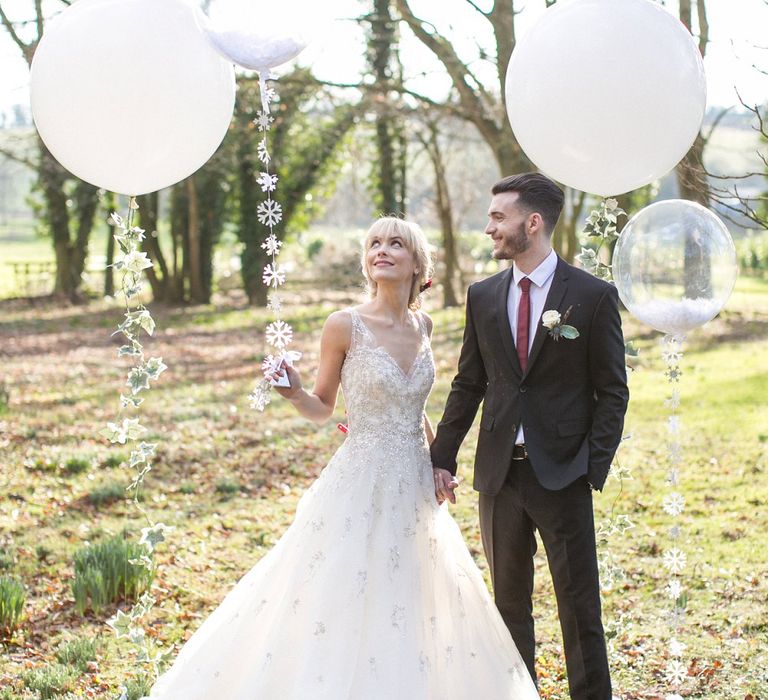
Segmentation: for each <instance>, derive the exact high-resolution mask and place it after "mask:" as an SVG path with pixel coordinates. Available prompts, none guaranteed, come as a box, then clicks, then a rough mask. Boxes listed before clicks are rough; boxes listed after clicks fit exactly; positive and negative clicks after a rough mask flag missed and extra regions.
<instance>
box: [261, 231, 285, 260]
mask: <svg viewBox="0 0 768 700" xmlns="http://www.w3.org/2000/svg"><path fill="white" fill-rule="evenodd" d="M282 245H283V243H282V241H279V240H278V239H277V236H275V235H274V234H272V233H270V234H269V236H267V237H266V238H265V239H264V242H263V243H262V244H261V247H262V248H263V249H264V250H266V251H267V255H277V254H278V253H279V252H280V248H281V247H282Z"/></svg>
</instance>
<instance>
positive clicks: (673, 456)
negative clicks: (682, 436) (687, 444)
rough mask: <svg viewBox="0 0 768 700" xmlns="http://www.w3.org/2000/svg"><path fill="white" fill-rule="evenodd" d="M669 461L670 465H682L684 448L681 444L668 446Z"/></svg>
mask: <svg viewBox="0 0 768 700" xmlns="http://www.w3.org/2000/svg"><path fill="white" fill-rule="evenodd" d="M667 459H668V460H669V462H670V464H680V462H682V461H683V446H682V445H681V444H680V443H679V442H670V443H669V445H667Z"/></svg>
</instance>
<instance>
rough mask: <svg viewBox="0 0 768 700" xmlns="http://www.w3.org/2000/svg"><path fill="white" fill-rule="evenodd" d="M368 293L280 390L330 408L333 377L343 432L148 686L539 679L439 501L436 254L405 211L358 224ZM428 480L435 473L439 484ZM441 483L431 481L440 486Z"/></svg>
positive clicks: (410, 696) (346, 689)
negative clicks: (424, 304)
mask: <svg viewBox="0 0 768 700" xmlns="http://www.w3.org/2000/svg"><path fill="white" fill-rule="evenodd" d="M362 266H363V273H364V275H365V278H366V280H367V283H368V289H369V292H370V300H369V301H368V302H366V303H364V304H362V305H360V306H357V307H354V308H349V309H345V310H342V311H336V312H334V313H332V314H331V315H330V316H329V317H328V319H327V321H326V323H325V326H324V328H323V332H322V339H321V351H320V364H319V368H318V374H317V380H316V382H315V386H314V389H313V391H312V392H309V391H307V390H305V389H304V388H303V387H302V383H301V377H300V375H299V373H298V372H297V371H296V370H295V369H294V368H292V367H285V366H284V367H283V369H282V370H281V374H282V372H283V371H284V372H287V374H288V378H289V380H290V384H291V386H290V388H284V389H278V391H279V392H280V393H281V394H282V395H283V396H284V397H285V398H286V399H287V400H288V401H290V402H291V403H292V404H293V405H294V406H295V408H296V409H297V410H298V411H299V413H300V414H301V415H303V416H305V417H307V418H309V419H311V420H313V421H317V422H322V421H325V420H327V419H328V418H329V417H330V416H331V415H332V413H333V411H334V408H335V406H336V399H337V394H338V388H339V384H341V386H342V389H343V392H344V399H345V402H346V407H347V412H348V414H349V434H348V436H347V438H346V440H345V442H344V444H343V445H342V446H341V447H340V448H339V449H338V451H337V452H336V454H334V456H333V457H332V459H331V461H330V462H329V463H328V465H327V466H326V467H325V469H324V470H323V471H322V473H321V474H320V476H319V478H318V479H317V480H316V481H315V482H314V483H313V484H312V486H311V487H310V488H309V489H308V490H307V491H306V493H305V494H304V496H303V497H302V498H301V500H300V502H299V505H298V507H297V511H296V517H295V520H294V521H293V523H292V524H291V526H290V527H289V528H288V530H287V531H286V532H285V534H284V535H283V536H282V538H281V539H280V540H279V541H278V542H277V544H276V545H275V546H274V547H273V548H272V549H271V550H270V551H269V552H268V553H267V554H266V555H265V556H264V557H263V558H262V559H261V560H260V561H259V562H258V563H257V564H256V565H255V566H254V567H253V568H252V569H251V570H250V571H249V572H248V573H247V574H245V576H243V578H242V579H240V581H239V582H238V583H237V585H236V586H235V587H234V588H233V589H232V590H231V591H230V592H229V593H228V594H227V596H226V597H225V598H224V600H223V601H222V603H221V604H220V605H219V607H218V608H217V609H216V610H214V612H213V613H212V614H211V615H210V616H209V617H208V618H207V619H206V620H205V621H204V622H203V624H202V625H201V626H200V628H199V629H198V630H197V631H196V632H195V634H194V635H193V636H192V637H191V638H190V639H189V641H188V642H187V643H186V644H185V645H184V647H183V648H182V649H181V651H180V652H179V654H178V656H177V658H176V661H175V662H174V664H173V666H172V667H171V668H170V669H169V670H168V671H166V672H165V673H164V674H163V675H162V676H160V678H159V679H158V680H157V682H156V683H155V685H154V686H153V688H152V690H151V692H150V695H149V697H150V698H151V699H152V700H156V699H160V698H162V699H163V700H315V699H318V700H319V699H321V698H322V699H324V700H395V699H396V700H477V699H478V698H482V700H502V699H503V700H533V699H535V698H538V694H537V692H536V689H535V687H534V684H533V681H532V680H531V677H530V675H529V674H528V672H527V670H526V668H525V665H524V664H523V662H522V660H521V658H520V655H519V654H518V652H517V649H516V647H515V645H514V642H513V641H512V638H511V636H510V634H509V632H508V631H507V628H506V626H505V624H504V622H503V620H502V618H501V616H500V614H499V613H498V611H497V609H496V607H495V605H494V604H493V601H492V600H491V597H490V595H489V593H488V591H487V589H486V587H485V583H484V581H483V579H482V576H481V574H480V571H479V570H478V568H477V567H476V565H475V563H474V561H473V560H472V557H471V555H470V554H469V551H468V550H467V547H466V545H465V544H464V541H463V539H462V536H461V533H460V531H459V528H458V526H457V525H456V522H455V521H454V520H453V518H452V517H451V515H450V514H449V512H448V510H447V506H445V505H440V504H439V502H438V500H440V501H442V500H445V499H449V500H454V498H453V491H452V489H453V488H454V487H455V485H456V484H455V482H452V483H450V484H447V483H444V482H443V481H442V479H443V478H444V475H443V474H440V473H436V475H435V476H434V477H433V471H432V464H431V462H430V457H429V444H428V443H429V441H431V440H432V429H431V426H430V424H429V421H428V420H427V418H426V415H425V414H424V406H425V403H426V399H427V396H428V395H429V392H430V389H431V387H432V383H433V380H434V364H433V361H432V353H431V350H430V345H429V338H430V334H431V330H432V321H431V319H430V318H429V317H428V316H427V315H426V314H425V313H423V312H421V311H418V310H417V309H418V306H419V301H418V297H419V293H420V291H422V283H423V281H424V280H425V279H427V278H428V277H429V274H430V268H431V263H430V259H429V254H428V252H427V241H426V238H425V236H424V234H423V233H422V231H421V229H420V228H419V227H418V226H416V225H415V224H412V223H409V222H406V221H403V220H401V219H396V218H394V217H384V218H381V219H379V220H378V221H376V222H375V223H374V224H373V226H372V227H371V229H370V230H369V231H368V234H367V237H366V240H365V244H364V250H363V256H362ZM435 479H440V480H441V482H440V483H439V484H436V482H435ZM436 494H437V495H436Z"/></svg>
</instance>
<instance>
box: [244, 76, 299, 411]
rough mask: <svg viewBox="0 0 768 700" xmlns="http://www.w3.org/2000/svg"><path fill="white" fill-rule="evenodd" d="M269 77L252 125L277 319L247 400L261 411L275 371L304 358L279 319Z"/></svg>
mask: <svg viewBox="0 0 768 700" xmlns="http://www.w3.org/2000/svg"><path fill="white" fill-rule="evenodd" d="M270 77H271V76H269V75H268V74H266V73H263V74H262V73H260V74H259V87H260V90H261V105H262V109H261V110H259V111H258V112H257V113H256V119H254V120H253V123H254V124H255V125H256V127H257V128H258V130H259V131H260V132H261V134H262V137H261V140H260V141H259V143H258V145H257V147H256V155H257V157H258V159H259V161H260V162H261V164H262V165H263V166H264V170H263V171H261V172H260V173H259V175H258V177H257V178H256V184H257V185H258V186H259V187H261V191H262V192H263V193H264V194H266V199H265V200H264V201H263V202H261V203H260V204H259V206H258V207H257V208H256V218H257V219H258V220H259V223H260V224H262V225H263V226H266V227H267V228H268V229H269V233H268V235H267V236H266V237H265V239H264V242H263V243H262V244H261V248H262V250H264V251H265V253H266V254H267V255H268V256H269V257H270V258H272V260H271V261H270V262H269V263H268V264H267V265H265V266H264V269H263V271H262V276H261V281H262V282H263V283H264V284H265V285H266V286H267V287H269V288H270V289H272V290H273V291H272V293H271V294H270V295H269V297H268V299H269V301H268V303H267V308H268V309H269V310H270V311H271V312H272V313H273V314H274V316H275V318H274V320H273V321H272V322H270V323H269V324H268V325H267V328H266V331H265V334H264V335H265V338H266V341H267V344H269V345H271V346H272V348H273V350H272V351H271V352H270V353H269V354H267V355H266V357H265V358H264V361H263V363H262V365H261V371H262V374H263V376H262V378H261V379H260V380H259V381H258V382H257V384H256V386H255V387H254V389H253V391H252V392H251V393H250V394H249V396H248V400H249V402H250V405H251V407H252V408H255V409H256V410H258V411H263V410H264V409H265V408H266V407H267V405H268V404H269V402H270V401H271V398H272V397H271V392H272V383H271V381H270V379H269V377H270V375H271V374H272V373H273V372H274V371H275V368H276V367H279V366H280V364H281V363H282V362H283V360H285V361H287V362H291V361H293V360H296V359H298V358H299V357H300V356H301V355H300V353H296V352H292V351H289V350H287V347H288V345H290V343H291V342H292V340H293V329H292V328H291V326H290V325H289V324H288V323H286V322H285V321H283V320H282V319H281V318H280V313H281V311H282V308H283V300H282V297H281V296H280V295H278V294H277V292H276V290H277V289H278V288H279V287H280V286H282V285H283V284H285V278H286V274H287V269H286V267H285V266H284V265H280V263H278V262H277V256H278V255H279V254H280V249H281V248H282V247H283V242H282V241H281V240H280V239H279V238H278V237H277V236H276V235H275V231H274V228H275V226H277V225H278V224H279V223H280V222H281V221H282V220H283V207H282V205H281V204H280V203H279V202H277V201H275V199H274V198H273V193H274V192H275V191H276V190H277V183H278V179H279V178H278V177H277V175H275V174H273V173H272V172H270V169H269V166H270V163H271V162H272V155H271V154H270V152H269V141H268V139H267V132H268V131H270V129H271V128H272V124H273V122H274V121H275V119H274V117H272V116H271V114H270V110H269V105H270V103H271V102H273V101H274V100H275V97H276V93H275V91H274V89H272V88H271V87H269V86H267V79H270Z"/></svg>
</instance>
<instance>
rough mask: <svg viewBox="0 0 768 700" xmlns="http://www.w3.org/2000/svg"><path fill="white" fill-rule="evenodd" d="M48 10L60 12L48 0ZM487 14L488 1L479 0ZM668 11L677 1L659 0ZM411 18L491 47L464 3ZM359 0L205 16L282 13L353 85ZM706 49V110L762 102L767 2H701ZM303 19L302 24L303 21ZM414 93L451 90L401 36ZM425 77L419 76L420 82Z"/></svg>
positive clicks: (21, 4) (27, 2) (217, 6)
mask: <svg viewBox="0 0 768 700" xmlns="http://www.w3.org/2000/svg"><path fill="white" fill-rule="evenodd" d="M46 3H47V5H48V6H49V7H50V8H58V7H61V5H60V3H57V2H55V0H46ZM0 4H2V6H3V8H4V9H5V11H6V13H7V14H8V15H9V16H10V17H11V19H13V20H29V19H32V17H33V10H32V8H33V0H0ZM477 4H478V5H480V6H481V7H488V5H489V4H490V3H489V2H488V1H487V0H486V1H485V2H483V0H477ZM664 4H665V5H666V6H667V7H668V8H669V10H670V11H671V12H676V10H677V0H665V3H664ZM411 5H412V8H413V10H414V12H415V13H416V14H417V15H419V16H421V17H424V18H428V19H430V20H432V21H434V22H435V23H436V25H437V26H438V28H439V29H440V30H441V31H443V32H444V33H445V34H446V35H447V36H449V37H450V38H451V40H452V41H453V42H454V44H455V46H456V47H457V49H458V50H459V52H460V54H461V55H462V56H467V57H471V56H476V52H477V49H476V47H477V46H478V45H481V46H487V47H489V48H490V45H491V42H490V40H491V37H490V36H489V35H488V33H487V31H486V25H487V22H485V20H484V19H483V18H482V17H481V16H480V15H479V14H478V13H477V12H476V11H475V10H474V9H472V8H471V7H470V6H469V4H468V3H467V2H466V0H412V1H411ZM365 6H366V3H365V2H363V0H322V1H318V0H272V2H269V1H268V0H211V8H210V10H211V14H212V17H213V18H214V19H217V20H218V21H221V22H226V21H228V20H232V19H233V18H234V19H235V20H236V21H237V22H238V23H243V22H246V23H247V22H248V21H252V22H254V23H255V24H257V23H258V22H259V21H260V18H261V16H262V15H260V13H261V12H265V11H266V12H271V11H272V8H276V7H279V8H282V9H283V10H286V11H287V12H288V16H289V17H291V22H290V25H291V27H297V26H301V25H302V24H303V25H304V27H305V28H306V27H308V32H307V33H308V34H309V36H310V39H311V42H310V45H309V47H308V48H307V49H306V50H305V51H304V53H303V54H302V55H301V56H300V57H299V59H298V60H299V62H300V63H302V64H303V65H311V66H312V67H313V68H314V70H315V72H316V74H318V75H319V76H320V77H321V78H323V79H326V80H330V81H333V82H342V83H345V82H355V81H357V80H358V77H359V75H360V72H361V71H362V70H363V69H364V58H363V53H364V37H363V35H362V30H361V29H360V27H359V26H358V25H357V23H356V22H354V18H355V17H357V16H358V15H360V14H361V13H362V12H363V11H364V9H365ZM515 9H518V10H521V12H520V14H519V15H518V17H517V24H516V30H517V34H518V38H519V39H520V38H522V37H524V34H525V31H526V30H527V29H528V28H529V27H530V26H531V25H532V24H533V23H534V22H535V21H536V20H537V18H538V17H540V15H541V14H542V12H544V9H545V4H544V0H516V2H515ZM707 10H708V16H709V23H710V43H709V46H708V48H707V55H706V59H705V69H706V72H707V89H708V100H707V101H708V105H709V106H710V107H714V106H728V105H732V104H737V96H736V92H735V89H734V88H738V90H739V92H740V93H741V96H742V97H743V98H744V100H745V101H746V102H748V103H749V104H755V103H765V102H766V101H768V75H766V74H765V73H761V72H760V71H759V70H757V68H755V66H758V67H760V68H762V69H763V70H764V71H766V72H768V34H767V33H766V32H765V28H766V27H768V2H766V0H707ZM302 18H303V19H304V21H303V22H302ZM401 53H402V57H403V62H404V64H405V66H406V71H407V73H408V74H409V75H410V76H411V78H412V80H413V82H412V87H413V88H414V89H417V90H419V91H424V92H427V93H428V94H430V95H432V96H434V97H438V98H439V97H440V96H441V93H444V92H445V91H446V90H447V89H448V86H449V81H448V79H447V76H445V74H444V72H443V71H442V69H441V67H440V66H439V64H437V63H436V62H435V60H434V58H433V57H432V56H431V54H430V52H429V51H428V50H427V49H426V48H425V47H423V46H422V45H421V44H420V42H418V41H417V40H416V39H413V38H412V37H408V36H407V32H406V33H405V39H404V44H403V47H402V50H401ZM473 68H474V69H476V70H477V72H478V74H479V75H481V76H483V77H485V76H488V79H489V81H492V80H493V71H494V70H495V69H494V68H493V66H491V65H490V64H489V63H487V62H485V63H483V62H479V63H475V64H473ZM422 74H424V75H422ZM14 104H21V105H28V104H29V76H28V69H27V65H26V63H25V61H24V60H23V58H22V57H21V53H20V51H19V49H18V47H17V46H16V45H15V44H14V43H13V42H12V41H11V39H10V37H9V36H8V34H7V33H6V32H5V30H3V29H0V112H5V113H8V112H9V111H10V109H11V108H12V106H13V105H14Z"/></svg>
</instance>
